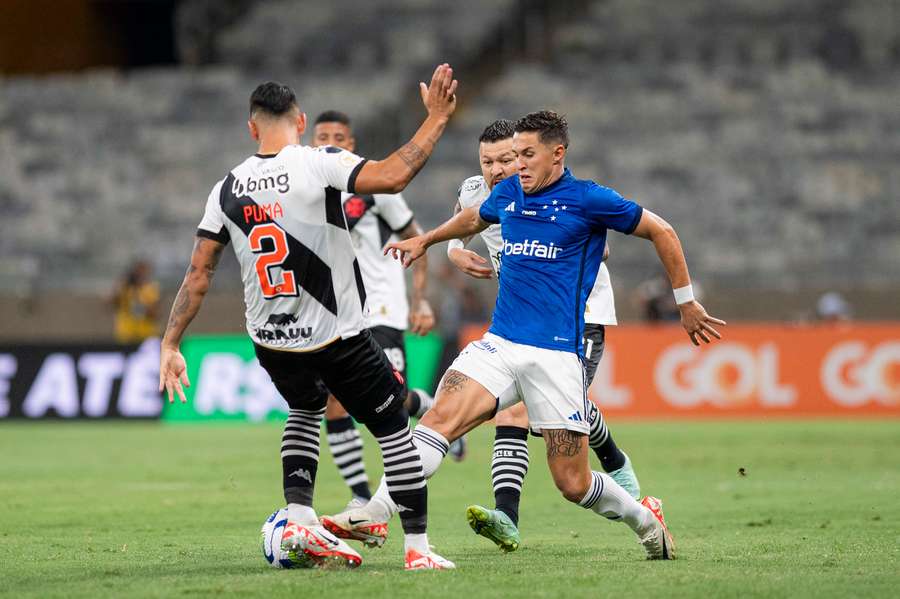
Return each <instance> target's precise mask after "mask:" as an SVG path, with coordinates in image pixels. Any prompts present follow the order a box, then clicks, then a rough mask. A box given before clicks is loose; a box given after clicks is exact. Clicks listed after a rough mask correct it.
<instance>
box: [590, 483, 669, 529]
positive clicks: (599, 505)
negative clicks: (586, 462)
mask: <svg viewBox="0 0 900 599" xmlns="http://www.w3.org/2000/svg"><path fill="white" fill-rule="evenodd" d="M591 474H592V475H593V476H592V477H591V486H590V488H589V489H588V492H587V493H586V494H585V496H584V497H583V498H582V500H581V501H579V502H578V505H580V506H581V507H583V508H587V509H589V510H591V511H592V512H595V513H597V514H599V515H601V516H603V517H604V518H608V519H609V520H621V521H622V522H624V523H625V524H627V525H628V527H629V528H631V530H633V531H634V532H636V533H637V534H638V535H642V534H644V533H646V532H647V531H648V530H649V529H650V528H651V527H652V526H653V522H654V516H653V513H652V512H651V511H650V510H648V509H647V508H645V507H644V506H642V505H641V504H640V503H638V502H637V501H635V499H634V497H632V496H631V495H629V494H628V491H626V490H625V489H623V488H622V487H620V486H619V483H617V482H616V481H614V480H613V479H612V478H611V477H609V476H608V475H606V474H603V473H602V472H592V473H591Z"/></svg>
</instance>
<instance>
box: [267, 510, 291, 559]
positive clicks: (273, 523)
mask: <svg viewBox="0 0 900 599" xmlns="http://www.w3.org/2000/svg"><path fill="white" fill-rule="evenodd" d="M287 523H288V511H287V508H286V507H283V508H281V509H278V510H275V511H274V512H272V515H271V516H269V517H268V518H266V521H265V522H263V525H262V530H261V531H260V532H261V533H262V534H261V536H262V538H261V542H260V547H261V548H262V553H263V557H264V558H266V561H267V562H268V563H269V565H270V566H272V567H273V568H293V567H295V566H296V565H297V564H295V563H294V562H293V561H291V559H290V558H289V557H288V556H287V554H285V553H284V552H282V551H281V535H282V533H284V527H285V526H287Z"/></svg>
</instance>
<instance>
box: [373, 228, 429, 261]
mask: <svg viewBox="0 0 900 599" xmlns="http://www.w3.org/2000/svg"><path fill="white" fill-rule="evenodd" d="M427 249H428V246H426V245H425V236H424V235H417V236H416V237H410V238H409V239H404V240H403V241H395V242H394V243H389V244H387V245H386V246H385V247H384V255H385V256H387V255H388V252H390V253H391V256H393V257H394V260H400V261H401V262H402V263H403V268H409V265H410V264H412V263H413V262H415V261H416V260H418V259H419V258H421V257H422V256H424V255H425V250H427Z"/></svg>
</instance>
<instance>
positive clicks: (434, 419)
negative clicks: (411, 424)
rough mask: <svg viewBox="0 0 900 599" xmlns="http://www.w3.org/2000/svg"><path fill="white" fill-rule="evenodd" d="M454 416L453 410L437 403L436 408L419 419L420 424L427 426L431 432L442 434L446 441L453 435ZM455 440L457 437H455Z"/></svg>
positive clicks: (433, 407)
mask: <svg viewBox="0 0 900 599" xmlns="http://www.w3.org/2000/svg"><path fill="white" fill-rule="evenodd" d="M454 420H455V419H454V414H453V411H452V410H449V409H447V406H446V405H441V403H439V402H438V403H435V404H434V406H432V408H431V409H430V410H428V411H427V412H425V414H423V415H422V417H421V418H420V419H419V424H422V425H424V426H427V427H428V428H430V429H431V430H433V431H435V432H438V433H440V434H441V435H443V436H444V437H445V438H446V439H450V438H451V435H452V434H453V432H454V431H453V429H454V427H455V424H454ZM454 438H455V437H454Z"/></svg>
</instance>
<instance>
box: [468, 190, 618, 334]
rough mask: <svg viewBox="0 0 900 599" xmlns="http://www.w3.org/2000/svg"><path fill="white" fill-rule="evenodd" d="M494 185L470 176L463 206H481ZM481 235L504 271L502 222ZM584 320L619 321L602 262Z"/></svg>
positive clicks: (586, 306) (611, 290) (494, 259)
mask: <svg viewBox="0 0 900 599" xmlns="http://www.w3.org/2000/svg"><path fill="white" fill-rule="evenodd" d="M490 195H491V189H490V188H489V187H488V185H487V182H486V181H485V180H484V177H482V176H480V175H478V176H475V177H469V178H468V179H466V180H465V181H463V182H462V185H460V186H459V191H458V192H457V199H458V201H459V207H460V208H471V207H473V206H474V207H479V206H481V204H482V202H484V201H485V200H486V199H487V198H488V196H490ZM481 238H482V239H483V240H484V244H485V245H486V246H487V249H488V253H490V255H491V263H492V264H493V265H494V272H496V273H497V274H498V275H499V274H500V257H501V256H502V254H503V234H502V231H501V229H500V225H499V224H496V225H490V226H489V227H488V228H487V229H485V230H484V231H482V232H481ZM584 322H586V323H590V324H603V325H613V324H616V302H615V297H614V296H613V289H612V283H611V282H610V279H609V269H608V268H606V264H602V263H601V264H600V270H598V271H597V280H596V281H595V282H594V287H593V289H591V294H590V295H589V296H588V299H587V303H586V304H585V310H584Z"/></svg>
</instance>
